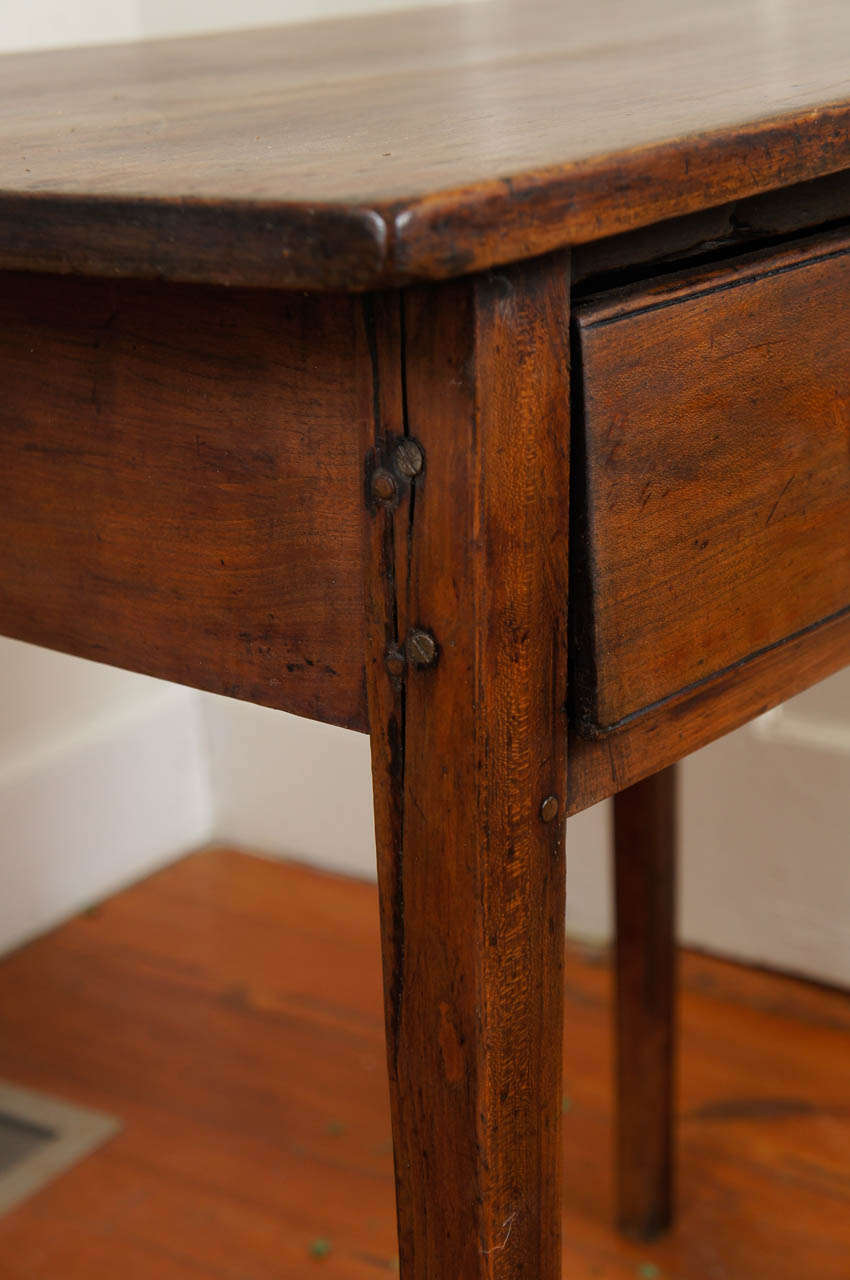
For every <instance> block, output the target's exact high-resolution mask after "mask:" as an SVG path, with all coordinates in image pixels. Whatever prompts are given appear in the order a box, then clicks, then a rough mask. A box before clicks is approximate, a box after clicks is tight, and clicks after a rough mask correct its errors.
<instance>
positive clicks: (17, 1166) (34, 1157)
mask: <svg viewBox="0 0 850 1280" xmlns="http://www.w3.org/2000/svg"><path fill="white" fill-rule="evenodd" d="M120 1127H121V1126H120V1124H119V1122H118V1121H117V1120H115V1119H114V1118H113V1117H112V1116H107V1115H103V1114H102V1113H101V1112H97V1111H89V1110H88V1109H87V1108H85V1107H76V1106H73V1105H71V1104H70V1103H67V1102H59V1101H58V1100H57V1099H56V1098H51V1097H48V1096H47V1095H46V1094H43V1093H33V1092H32V1090H30V1089H21V1088H19V1087H18V1086H17V1085H12V1084H7V1083H6V1082H5V1081H0V1213H6V1212H7V1211H8V1210H9V1209H12V1208H14V1206H15V1205H17V1204H20V1202H21V1201H22V1200H25V1199H26V1198H27V1197H28V1196H31V1195H33V1194H34V1193H35V1192H36V1191H38V1190H40V1188H41V1187H43V1186H44V1185H45V1184H46V1183H47V1182H49V1181H50V1180H51V1179H53V1178H55V1177H57V1176H58V1175H59V1174H60V1173H64V1172H65V1171H66V1170H67V1169H69V1168H70V1167H71V1166H72V1165H74V1164H76V1163H77V1161H78V1160H82V1159H83V1157H84V1156H87V1155H88V1154H89V1153H90V1152H91V1151H94V1149H95V1147H99V1146H100V1145H101V1143H103V1142H105V1141H106V1140H107V1138H111V1137H112V1135H113V1134H115V1133H117V1132H118V1130H119V1129H120Z"/></svg>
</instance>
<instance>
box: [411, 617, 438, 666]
mask: <svg viewBox="0 0 850 1280" xmlns="http://www.w3.org/2000/svg"><path fill="white" fill-rule="evenodd" d="M405 647H406V649H407V657H408V660H409V661H410V662H412V663H413V665H414V667H432V666H433V665H434V663H435V662H436V661H437V641H436V640H435V639H434V637H433V636H432V635H431V632H430V631H425V630H423V629H422V628H421V627H413V628H412V629H411V630H410V631H408V633H407V644H406V646H405Z"/></svg>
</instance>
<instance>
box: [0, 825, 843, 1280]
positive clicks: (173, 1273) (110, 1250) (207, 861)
mask: <svg viewBox="0 0 850 1280" xmlns="http://www.w3.org/2000/svg"><path fill="white" fill-rule="evenodd" d="M682 980H683V988H684V998H683V1004H682V1035H683V1045H682V1059H681V1070H680V1086H681V1087H680V1105H679V1152H680V1157H679V1167H680V1219H679V1225H678V1226H677V1228H676V1230H675V1232H674V1233H673V1234H672V1235H671V1236H670V1237H669V1238H668V1239H667V1240H665V1241H662V1242H660V1243H658V1244H655V1245H652V1246H644V1245H637V1244H628V1243H624V1242H623V1241H621V1240H619V1239H618V1238H617V1237H616V1236H615V1234H614V1233H613V1231H612V1229H611V1227H610V1225H609V1219H610V1213H611V1205H610V1201H611V1177H610V1165H609V1152H610V1149H611V1128H610V1126H611V1083H610V1067H609V1055H610V1040H609V1028H608V1014H609V998H610V980H609V971H608V966H607V962H606V961H605V959H604V957H601V956H599V955H597V954H592V953H588V952H582V951H580V950H578V949H573V950H571V951H570V953H569V955H568V958H567V1035H566V1044H565V1072H566V1079H567V1085H566V1090H567V1093H566V1096H565V1100H564V1109H565V1114H564V1150H565V1185H564V1229H565V1240H566V1245H565V1250H564V1274H565V1280H589V1278H590V1277H593V1278H594V1280H754V1277H762V1276H769V1277H770V1278H771V1280H785V1278H786V1277H787V1278H788V1280H791V1277H793V1278H794V1280H799V1277H800V1276H801V1275H812V1276H815V1275H816V1276H818V1277H819V1280H847V1278H848V1276H850V1262H849V1261H848V1259H850V1000H848V998H847V997H846V996H845V995H842V994H841V993H838V992H835V991H830V990H825V989H822V988H819V987H817V986H813V985H810V984H807V983H803V982H797V981H794V980H791V979H786V978H778V977H775V976H772V975H768V974H764V973H761V972H758V971H753V970H749V969H746V968H743V967H740V966H736V965H732V964H727V963H722V962H720V961H716V960H710V959H706V958H704V957H700V956H697V955H690V954H686V955H685V956H684V957H683V966H682ZM0 1076H2V1077H4V1078H7V1079H9V1080H12V1081H14V1082H16V1083H19V1084H23V1085H27V1086H30V1087H33V1088H37V1089H44V1090H47V1091H49V1092H51V1093H55V1094H56V1095H58V1096H60V1097H64V1098H68V1099H70V1100H72V1101H78V1102H81V1103H83V1104H87V1105H90V1106H94V1107H99V1108H102V1109H104V1110H108V1111H111V1112H113V1113H115V1114H117V1115H118V1116H120V1117H121V1118H122V1120H123V1122H124V1130H123V1132H122V1133H121V1134H120V1135H119V1136H118V1137H117V1138H116V1139H114V1140H113V1141H112V1142H111V1143H109V1144H108V1145H107V1146H105V1147H103V1148H101V1149H100V1150H99V1151H97V1152H96V1153H95V1154H94V1155H92V1156H91V1157H89V1158H88V1159H87V1160H85V1161H84V1162H82V1163H81V1164H80V1165H78V1166H77V1167H76V1168H74V1169H73V1170H72V1171H71V1172H70V1173H67V1174H65V1175H64V1176H62V1177H61V1178H60V1179H59V1180H57V1181H56V1182H55V1183H54V1184H53V1185H52V1186H50V1187H48V1188H46V1189H45V1190H44V1191H42V1192H40V1193H39V1194H38V1195H36V1196H35V1197H34V1198H33V1199H31V1200H30V1201H29V1202H27V1203H26V1204H25V1205H23V1206H21V1207H20V1208H18V1209H17V1210H15V1211H13V1212H12V1213H10V1214H8V1215H7V1216H6V1217H5V1218H3V1219H0V1280H107V1278H108V1280H116V1277H118V1278H120V1280H152V1278H153V1280H278V1278H280V1280H306V1278H307V1277H315V1276H317V1275H324V1276H327V1277H328V1278H329V1280H330V1278H331V1277H339V1278H340V1280H342V1278H343V1277H344V1278H345V1280H380V1278H381V1277H382V1276H392V1275H393V1274H394V1271H395V1268H396V1262H395V1230H394V1221H393V1205H392V1164H391V1153H390V1137H389V1120H388V1103H387V1089H386V1079H385V1071H384V1061H383V1026H382V1015H381V997H380V966H379V956H378V916H377V902H376V896H375V890H374V888H373V887H372V886H371V885H364V884H359V883H355V882H352V881H348V880H343V879H339V878H335V877H331V876H324V875H320V874H317V873H315V872H312V871H308V870H305V869H303V868H300V867H296V866H291V865H281V864H277V863H272V862H267V861H264V860H261V859H258V858H253V857H249V856H246V855H244V854H239V853H234V852H231V851H228V850H211V851H204V852H201V853H198V854H195V855H193V856H191V857H189V858H186V859H184V860H183V861H182V862H180V863H177V864H176V865H174V866H172V867H169V868H168V869H167V870H165V871H162V872H160V873H159V874H157V875H155V876H153V877H152V878H150V879H149V880H146V881H144V882H143V883H141V884H138V885H136V886H134V887H133V888H131V889H129V890H127V891H126V892H124V893H122V894H119V895H118V896H117V897H114V898H111V899H110V900H109V901H108V902H106V903H104V904H103V905H102V906H99V907H97V908H95V909H94V910H92V911H90V912H88V913H86V914H84V915H81V916H79V917H77V918H76V919H74V920H72V921H70V922H69V923H67V924H65V925H63V926H62V927H61V928H59V929H57V930H55V931H54V932H53V933H51V934H50V935H48V936H47V937H45V938H42V939H40V940H39V941H37V942H35V943H33V944H32V945H30V946H28V947H25V948H23V949H22V950H20V951H18V952H16V953H15V954H13V955H11V956H9V957H7V958H6V959H5V960H3V961H2V963H0Z"/></svg>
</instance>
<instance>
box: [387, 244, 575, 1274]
mask: <svg viewBox="0 0 850 1280" xmlns="http://www.w3.org/2000/svg"><path fill="white" fill-rule="evenodd" d="M568 296H569V281H568V276H567V270H566V263H565V261H564V259H563V257H561V258H558V259H554V260H548V261H543V262H536V263H531V264H527V265H523V266H520V267H517V268H511V269H510V270H507V271H504V272H499V273H497V274H494V275H491V276H482V277H479V278H470V279H465V280H461V281H456V282H452V283H449V284H445V285H441V286H437V287H430V288H423V289H414V290H411V291H410V292H408V293H407V294H405V295H403V296H399V295H386V296H384V297H383V298H381V299H375V300H373V301H371V302H370V301H368V300H367V301H366V303H365V322H364V336H365V341H366V346H367V348H368V350H369V352H370V360H371V370H372V373H371V385H370V387H369V389H368V395H366V396H365V397H364V404H365V405H366V406H367V407H366V409H364V416H367V415H368V416H370V418H371V422H372V430H373V435H372V437H371V440H370V442H369V446H368V450H367V479H366V491H367V495H368V497H367V503H368V506H369V515H368V535H367V536H368V543H369V565H370V568H369V572H368V576H367V584H366V600H367V611H368V623H369V635H370V655H369V662H368V685H369V700H370V716H371V734H372V752H373V756H372V758H373V779H374V791H375V813H376V827H377V840H378V867H379V884H380V898H381V914H382V933H383V947H384V984H385V999H386V1025H387V1042H388V1057H389V1078H390V1092H391V1103H392V1115H393V1134H394V1146H395V1167H396V1185H397V1200H398V1225H399V1253H400V1267H401V1275H402V1277H403V1280H484V1278H485V1277H487V1278H488V1280H557V1277H558V1276H559V1273H560V1211H559V1118H560V1110H561V1107H560V1098H561V1083H560V1082H561V1022H562V995H563V992H562V965H563V936H564V848H563V830H564V822H563V815H564V806H565V800H564V797H565V781H566V775H565V768H566V760H565V756H566V724H565V713H564V706H565V694H566V631H565V625H566V600H567V587H566V566H567V493H568V486H567V467H568V449H569V430H568V425H569V424H568V420H567V405H568V388H567V381H568V347H567V337H566V335H567V307H568ZM402 362H403V366H404V374H403V377H402V376H401V374H400V372H399V370H400V368H401V364H402Z"/></svg>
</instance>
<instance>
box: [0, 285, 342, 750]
mask: <svg viewBox="0 0 850 1280" xmlns="http://www.w3.org/2000/svg"><path fill="white" fill-rule="evenodd" d="M353 306H354V303H353V301H352V300H351V299H349V298H347V297H341V298H333V297H322V298H316V297H314V298H310V299H308V298H304V297H302V296H298V295H293V294H282V293H281V294H274V293H270V292H261V291H250V292H247V291H240V290H226V289H215V288H203V287H194V286H180V285H162V284H159V283H140V282H137V281H122V282H116V283H110V282H105V281H96V280H71V279H64V278H61V277H59V278H57V277H48V276H23V275H6V276H0V377H2V383H3V393H2V396H0V546H2V560H0V632H2V633H3V634H5V635H8V636H13V637H16V638H18V639H21V640H29V641H32V642H33V643H36V644H42V645H46V646H48V647H51V648H56V649H61V650H64V651H66V652H69V653H75V654H78V655H80V656H82V657H87V658H95V659H98V660H100V661H104V662H110V663H113V664H114V665H117V666H124V667H128V668H131V669H133V670H137V671H143V672H145V673H147V674H149V675H156V676H161V677H164V678H165V679H169V680H176V681H178V682H181V683H184V684H191V685H195V686H197V687H199V688H203V689H211V690H213V691H214V692H217V693H225V694H229V695H231V696H233V697H239V698H246V699H250V700H252V701H255V702H261V703H265V704H266V705H269V706H275V707H283V708H284V709H286V710H289V711H295V712H300V713H301V714H303V715H310V716H313V717H314V718H316V719H323V720H330V721H332V722H335V723H338V724H347V725H356V726H357V727H359V728H363V727H365V715H364V702H365V696H364V691H363V676H362V672H363V645H364V641H363V603H362V588H361V573H360V564H361V554H362V548H361V511H362V506H363V480H362V476H363V463H362V458H361V455H360V449H359V441H358V438H357V434H358V433H357V430H356V425H354V423H355V377H354V355H353V336H354V317H353V314H352V308H353Z"/></svg>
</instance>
